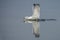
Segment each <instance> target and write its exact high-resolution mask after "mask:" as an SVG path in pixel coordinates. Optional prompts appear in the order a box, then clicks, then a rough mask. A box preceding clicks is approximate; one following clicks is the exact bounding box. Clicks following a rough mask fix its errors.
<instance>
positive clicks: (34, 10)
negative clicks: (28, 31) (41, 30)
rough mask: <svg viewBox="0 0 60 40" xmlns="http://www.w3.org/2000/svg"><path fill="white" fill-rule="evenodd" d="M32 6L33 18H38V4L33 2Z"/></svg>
mask: <svg viewBox="0 0 60 40" xmlns="http://www.w3.org/2000/svg"><path fill="white" fill-rule="evenodd" d="M33 5H34V8H33V15H32V17H33V18H39V17H40V5H39V4H33Z"/></svg>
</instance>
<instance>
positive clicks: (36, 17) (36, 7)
mask: <svg viewBox="0 0 60 40" xmlns="http://www.w3.org/2000/svg"><path fill="white" fill-rule="evenodd" d="M33 6H34V7H33V14H32V16H30V17H28V16H26V17H25V18H24V22H25V23H32V25H33V34H34V35H35V37H40V31H39V30H40V27H39V26H40V25H39V21H51V20H53V21H54V20H56V19H40V4H33Z"/></svg>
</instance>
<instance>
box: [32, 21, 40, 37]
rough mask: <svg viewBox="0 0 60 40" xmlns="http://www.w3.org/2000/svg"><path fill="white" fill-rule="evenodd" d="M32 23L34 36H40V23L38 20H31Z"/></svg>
mask: <svg viewBox="0 0 60 40" xmlns="http://www.w3.org/2000/svg"><path fill="white" fill-rule="evenodd" d="M32 25H33V34H34V35H35V37H39V36H40V30H39V29H40V27H39V26H40V25H39V22H37V21H33V22H32Z"/></svg>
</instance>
